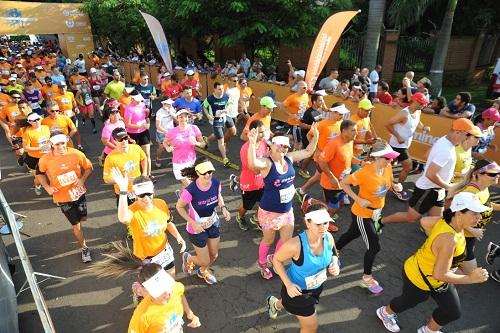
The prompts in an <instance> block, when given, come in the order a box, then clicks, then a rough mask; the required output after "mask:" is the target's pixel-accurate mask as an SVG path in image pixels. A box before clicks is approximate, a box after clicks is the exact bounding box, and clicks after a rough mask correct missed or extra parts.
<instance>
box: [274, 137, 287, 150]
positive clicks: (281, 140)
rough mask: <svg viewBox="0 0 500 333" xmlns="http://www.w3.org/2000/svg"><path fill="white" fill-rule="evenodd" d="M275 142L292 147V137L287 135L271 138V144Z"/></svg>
mask: <svg viewBox="0 0 500 333" xmlns="http://www.w3.org/2000/svg"><path fill="white" fill-rule="evenodd" d="M273 143H274V144H277V145H282V146H287V147H290V138H289V137H287V136H275V137H274V138H272V140H271V144H273Z"/></svg>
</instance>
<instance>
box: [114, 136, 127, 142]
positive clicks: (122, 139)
mask: <svg viewBox="0 0 500 333" xmlns="http://www.w3.org/2000/svg"><path fill="white" fill-rule="evenodd" d="M128 138H129V136H128V135H127V136H124V137H123V138H121V139H116V141H118V142H123V141H125V140H128Z"/></svg>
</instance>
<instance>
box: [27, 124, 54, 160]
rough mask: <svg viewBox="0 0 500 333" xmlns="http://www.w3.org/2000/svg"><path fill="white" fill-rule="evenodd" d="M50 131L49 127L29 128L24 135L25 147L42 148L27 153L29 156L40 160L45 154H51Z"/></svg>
mask: <svg viewBox="0 0 500 333" xmlns="http://www.w3.org/2000/svg"><path fill="white" fill-rule="evenodd" d="M49 138H50V130H49V127H48V126H45V125H40V129H39V130H36V129H34V128H33V127H28V128H27V129H26V130H25V131H24V133H23V147H24V148H25V149H26V147H33V148H35V147H42V148H43V149H42V150H36V151H27V150H26V152H27V153H28V155H29V156H31V157H35V158H40V157H42V155H44V154H48V153H50V142H49Z"/></svg>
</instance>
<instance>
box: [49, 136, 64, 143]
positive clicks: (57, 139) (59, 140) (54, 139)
mask: <svg viewBox="0 0 500 333" xmlns="http://www.w3.org/2000/svg"><path fill="white" fill-rule="evenodd" d="M49 140H50V143H52V144H53V145H57V144H58V143H65V142H68V137H67V136H66V135H64V134H57V135H54V136H53V137H51V138H50V139H49Z"/></svg>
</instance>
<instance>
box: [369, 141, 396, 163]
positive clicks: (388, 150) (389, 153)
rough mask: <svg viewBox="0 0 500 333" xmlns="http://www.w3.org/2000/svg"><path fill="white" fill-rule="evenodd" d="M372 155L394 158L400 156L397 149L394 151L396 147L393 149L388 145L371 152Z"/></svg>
mask: <svg viewBox="0 0 500 333" xmlns="http://www.w3.org/2000/svg"><path fill="white" fill-rule="evenodd" d="M370 156H373V157H385V158H388V159H391V160H393V159H395V158H396V157H398V156H399V153H398V152H397V151H394V149H392V148H391V146H389V145H386V146H385V148H384V149H382V150H379V151H374V152H372V153H370Z"/></svg>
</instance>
